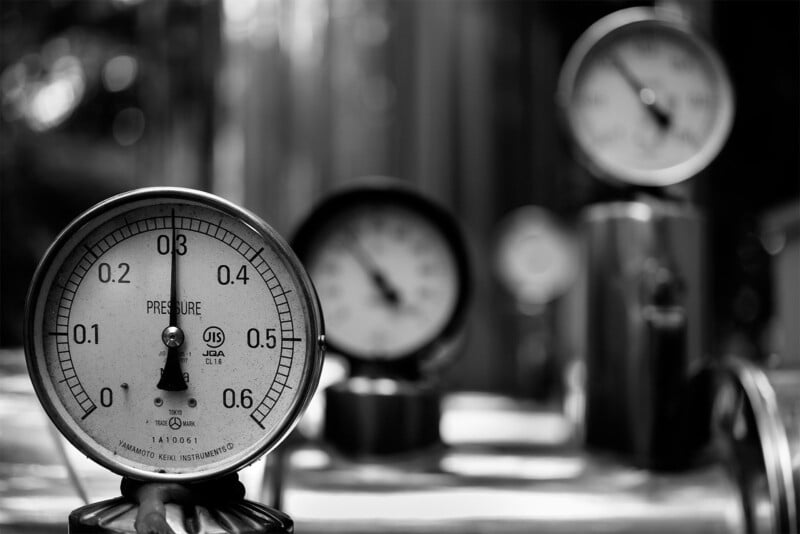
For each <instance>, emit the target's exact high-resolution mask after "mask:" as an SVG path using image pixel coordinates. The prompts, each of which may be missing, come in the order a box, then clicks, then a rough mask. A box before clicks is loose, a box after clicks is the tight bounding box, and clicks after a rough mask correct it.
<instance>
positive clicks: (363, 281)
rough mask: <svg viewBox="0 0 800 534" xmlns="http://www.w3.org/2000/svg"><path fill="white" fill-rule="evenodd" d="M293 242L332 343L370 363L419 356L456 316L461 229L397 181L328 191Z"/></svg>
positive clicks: (461, 308) (462, 293) (463, 262)
mask: <svg viewBox="0 0 800 534" xmlns="http://www.w3.org/2000/svg"><path fill="white" fill-rule="evenodd" d="M292 246H293V248H294V250H295V251H296V252H297V255H298V256H299V257H300V259H301V261H303V263H304V264H305V265H306V268H307V269H308V272H309V275H310V276H311V278H312V280H313V281H314V284H315V285H316V287H317V290H318V291H319V294H320V300H321V301H322V308H323V310H324V313H325V320H326V323H327V327H328V335H327V343H328V346H329V348H330V350H331V352H335V353H339V354H342V355H344V356H347V357H350V358H352V359H356V360H360V361H373V362H374V361H390V360H391V361H399V360H403V359H406V358H410V357H423V358H425V357H427V356H431V355H432V352H435V349H436V347H437V345H438V344H440V343H443V342H445V341H448V340H451V339H452V338H453V336H454V334H455V333H456V332H457V330H458V328H459V327H460V326H461V323H462V322H463V318H464V314H465V313H464V312H465V309H466V302H467V293H468V276H469V275H468V272H467V252H466V245H465V244H464V240H463V237H462V235H461V232H460V230H459V228H458V227H457V223H456V222H455V220H454V219H453V218H452V217H451V216H450V215H449V214H448V213H446V212H445V211H444V210H443V209H442V208H440V207H439V206H438V205H436V204H434V203H432V202H431V201H429V200H428V199H426V198H425V197H423V196H422V195H420V194H419V193H416V192H415V191H413V190H412V189H410V188H409V187H407V186H405V185H403V184H402V182H398V181H394V180H389V179H371V180H368V181H365V182H360V183H359V184H358V185H355V186H351V187H349V188H347V189H344V190H341V191H339V192H337V193H334V194H333V195H331V196H330V197H328V198H327V199H326V200H324V201H323V202H322V203H321V204H320V205H319V206H317V208H316V209H315V210H314V211H313V213H312V214H311V215H310V216H309V217H308V218H307V219H306V220H305V222H304V223H303V224H302V226H301V227H300V228H299V230H298V231H297V233H296V235H295V237H294V240H293V242H292Z"/></svg>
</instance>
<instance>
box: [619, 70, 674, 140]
mask: <svg viewBox="0 0 800 534" xmlns="http://www.w3.org/2000/svg"><path fill="white" fill-rule="evenodd" d="M611 64H612V65H613V66H614V68H615V69H617V72H619V73H620V74H621V75H622V77H623V78H624V79H625V81H626V82H627V83H628V85H629V86H630V87H631V89H633V90H634V91H635V92H636V95H637V96H638V97H639V102H641V103H642V105H643V106H644V107H645V109H646V110H647V112H648V113H650V115H651V116H652V117H653V119H655V121H656V124H658V126H659V127H660V128H661V129H662V130H667V129H669V127H670V125H671V124H672V116H671V115H670V113H669V112H668V111H667V110H666V109H664V108H663V107H662V106H660V105H659V104H658V102H657V100H656V92H655V91H654V90H653V89H651V88H650V87H647V86H646V85H645V84H643V83H642V82H641V80H639V78H638V77H636V76H635V75H634V74H633V72H631V70H630V69H629V68H628V66H627V65H626V64H625V63H623V62H622V60H621V59H620V58H619V57H618V56H616V55H612V56H611Z"/></svg>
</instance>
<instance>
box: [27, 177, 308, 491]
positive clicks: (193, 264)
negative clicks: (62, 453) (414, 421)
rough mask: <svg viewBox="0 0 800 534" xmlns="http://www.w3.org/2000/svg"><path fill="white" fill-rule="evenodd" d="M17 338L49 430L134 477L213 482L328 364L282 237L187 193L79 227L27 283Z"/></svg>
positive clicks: (288, 418) (275, 431)
mask: <svg viewBox="0 0 800 534" xmlns="http://www.w3.org/2000/svg"><path fill="white" fill-rule="evenodd" d="M25 334H26V354H27V358H28V367H29V371H30V373H31V377H32V380H33V382H34V386H35V388H36V391H37V394H38V395H39V398H40V400H41V401H42V404H43V405H44V407H45V409H46V410H47V412H48V414H49V415H50V417H51V418H52V419H53V421H54V422H55V423H56V426H58V428H59V429H60V430H61V431H62V432H63V433H64V434H65V435H66V436H67V438H68V439H70V441H71V442H72V443H73V444H74V445H75V446H76V447H78V448H79V449H81V450H82V451H83V452H84V453H86V454H87V455H88V456H90V457H91V458H93V459H94V460H96V461H97V462H99V463H100V464H102V465H104V466H105V467H107V468H109V469H111V470H113V471H115V472H117V473H120V474H123V475H128V476H132V477H135V478H143V479H160V480H194V479H200V478H205V477H209V476H212V475H219V474H223V473H226V472H229V471H232V470H234V469H236V468H238V467H241V466H243V465H246V464H247V463H249V462H252V461H253V460H255V459H256V458H258V456H260V455H261V454H263V453H264V452H267V451H268V450H270V449H271V448H273V447H274V446H275V445H277V443H278V442H280V440H281V439H282V438H283V437H285V435H286V434H287V433H288V432H289V430H291V428H292V427H293V425H294V424H295V422H296V420H297V418H299V416H300V414H301V412H302V410H303V409H304V408H305V406H306V404H307V402H308V401H309V400H310V397H311V395H312V394H313V392H314V390H315V388H316V383H317V380H318V377H319V371H320V368H321V359H322V335H323V334H322V322H321V314H320V310H319V307H318V304H317V301H316V298H315V295H314V291H313V289H312V286H311V285H310V282H309V281H308V279H307V276H306V275H305V272H304V270H303V268H302V266H301V265H300V263H299V261H297V259H296V258H295V257H294V255H293V253H292V252H291V251H290V249H289V248H288V246H287V245H286V243H285V242H284V241H283V240H282V239H281V238H280V236H278V235H277V234H276V233H275V232H274V231H273V230H272V229H270V228H269V227H268V226H267V225H266V224H265V223H264V222H263V221H261V220H260V219H257V218H256V217H255V216H253V215H251V214H249V213H248V212H246V211H244V210H242V209H240V208H238V207H236V206H234V205H232V204H230V203H227V202H225V201H223V200H221V199H219V198H217V197H213V196H211V195H207V194H204V193H200V192H196V191H190V190H185V189H166V188H154V189H143V190H138V191H134V192H131V193H127V194H124V195H120V196H118V197H114V198H112V199H109V200H108V201H106V202H104V203H101V204H99V205H98V206H95V207H94V208H92V209H91V210H89V211H88V212H86V213H85V214H84V215H82V216H81V217H79V218H78V219H77V220H76V221H75V222H73V223H72V224H71V225H70V226H69V227H68V228H67V229H66V230H65V231H64V232H63V233H62V234H61V235H60V236H59V237H58V239H57V240H56V242H55V243H54V244H53V246H52V247H51V248H50V249H49V250H48V252H47V254H46V255H45V258H44V259H43V260H42V263H41V264H40V266H39V269H38V270H37V272H36V274H35V276H34V281H33V284H32V286H31V292H30V294H29V298H28V309H27V311H26V332H25Z"/></svg>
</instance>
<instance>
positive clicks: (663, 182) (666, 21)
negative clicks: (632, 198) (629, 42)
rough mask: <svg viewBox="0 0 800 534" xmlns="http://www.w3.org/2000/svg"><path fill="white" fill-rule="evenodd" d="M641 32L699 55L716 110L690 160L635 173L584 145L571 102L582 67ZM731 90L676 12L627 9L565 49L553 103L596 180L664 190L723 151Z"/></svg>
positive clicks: (718, 63) (711, 54)
mask: <svg viewBox="0 0 800 534" xmlns="http://www.w3.org/2000/svg"><path fill="white" fill-rule="evenodd" d="M642 28H652V29H653V30H654V31H658V32H670V33H671V34H672V35H674V36H677V38H679V39H682V40H683V41H684V42H685V46H686V47H687V48H691V49H693V50H695V51H696V53H697V54H698V55H699V56H701V60H702V61H703V62H704V64H706V65H707V66H708V68H709V69H710V72H711V75H712V76H713V79H714V80H713V81H714V84H715V86H716V91H717V98H718V109H717V111H716V119H715V122H714V125H713V127H712V129H711V131H710V132H709V134H708V137H707V139H706V140H705V143H704V145H703V146H702V147H701V148H700V149H699V150H698V151H697V152H695V154H694V155H692V156H691V157H690V158H689V159H686V160H685V161H683V162H681V163H678V164H676V165H672V166H670V167H666V168H660V169H637V168H632V167H629V166H627V165H625V164H620V163H618V162H615V161H609V160H606V159H604V158H602V157H599V156H598V155H597V150H596V149H593V148H592V147H589V146H586V143H585V142H584V141H582V140H581V136H580V135H578V133H577V131H578V129H579V128H580V126H579V124H578V120H577V116H576V110H575V107H574V105H573V103H572V100H573V97H574V94H575V89H576V84H577V83H578V81H579V77H580V75H581V73H582V71H583V69H584V67H585V65H587V64H588V63H589V62H590V61H592V60H593V56H594V55H595V53H597V52H598V51H599V50H603V49H604V48H605V47H606V46H607V45H608V43H610V42H613V41H615V40H617V39H620V38H622V39H624V38H625V37H626V36H627V35H629V34H632V33H636V32H638V31H640V30H641V29H642ZM734 98H735V97H734V91H733V87H732V85H731V81H730V77H729V76H728V72H727V69H726V68H725V65H724V64H723V62H722V60H721V58H720V57H719V55H718V54H717V52H716V51H715V50H714V48H712V47H711V46H710V45H709V44H708V42H707V41H706V40H705V39H703V38H702V37H701V36H700V35H698V34H697V33H696V32H694V30H693V29H692V27H691V26H690V24H689V22H688V21H687V20H686V19H684V18H683V17H682V16H680V15H679V14H678V13H676V12H674V11H671V10H668V9H659V8H646V7H632V8H627V9H623V10H620V11H616V12H614V13H611V14H610V15H607V16H605V17H603V18H602V19H600V20H598V21H597V22H595V23H594V24H592V25H591V26H590V27H589V28H588V29H587V30H586V31H585V32H584V33H583V34H582V35H581V36H580V37H579V38H578V40H577V41H576V42H575V44H574V45H573V46H572V48H571V49H570V51H569V53H568V55H567V58H566V60H565V61H564V65H563V67H562V69H561V74H560V76H559V80H558V89H557V93H556V100H557V103H558V105H559V108H560V112H561V121H562V123H563V125H564V127H565V129H566V130H567V132H568V134H569V135H570V137H571V140H572V144H573V145H574V148H575V150H576V152H577V156H578V158H579V159H580V160H581V161H582V162H583V163H584V165H585V166H586V167H587V168H588V169H589V171H590V172H591V173H592V174H594V175H595V176H596V177H597V178H599V179H601V180H605V181H608V182H611V183H613V184H620V183H622V184H632V185H638V186H650V187H665V186H669V185H673V184H676V183H679V182H682V181H684V180H688V179H689V178H692V177H693V176H695V175H697V174H698V173H699V172H700V171H702V170H703V169H705V168H706V167H707V166H708V165H709V164H710V163H711V161H712V160H713V159H714V158H715V157H716V156H717V155H718V154H719V152H720V150H722V147H723V145H724V144H725V141H726V140H727V138H728V135H729V133H730V130H731V127H732V125H733V115H734Z"/></svg>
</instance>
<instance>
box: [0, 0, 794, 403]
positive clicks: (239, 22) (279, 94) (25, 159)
mask: <svg viewBox="0 0 800 534" xmlns="http://www.w3.org/2000/svg"><path fill="white" fill-rule="evenodd" d="M671 4H674V5H677V6H679V7H683V8H684V9H686V11H687V12H688V13H689V14H691V15H692V17H693V20H694V21H695V23H696V26H697V28H698V31H700V32H701V33H703V34H704V35H705V36H706V37H707V38H708V39H709V40H710V41H711V42H712V43H714V45H715V46H716V47H717V48H718V50H719V52H720V54H721V56H722V58H723V60H724V61H725V63H726V65H727V67H728V68H729V71H730V75H731V78H732V81H733V85H734V88H735V91H736V98H737V105H736V117H735V122H734V126H733V131H732V133H731V136H730V139H729V141H728V143H727V145H726V147H725V148H724V149H723V151H722V153H721V154H720V155H719V157H718V158H717V160H716V161H715V162H714V163H712V164H711V166H710V167H709V168H708V169H707V170H706V171H704V172H703V173H702V174H701V175H700V176H698V177H696V178H694V179H693V180H692V181H691V183H690V185H689V186H687V187H688V196H689V197H690V198H691V200H692V201H693V202H695V203H696V204H697V205H699V206H700V207H701V208H702V210H703V211H704V212H705V214H706V216H707V219H708V221H709V227H708V228H709V230H708V232H709V235H708V238H709V243H710V248H709V250H708V252H707V258H706V260H707V262H708V263H707V264H708V271H709V273H710V276H709V280H708V285H709V291H708V298H709V300H710V301H711V302H710V310H711V312H712V313H711V314H712V317H711V318H710V321H709V324H710V325H711V329H712V333H711V336H710V337H711V339H712V354H714V355H718V354H719V353H720V352H723V351H725V350H727V348H728V347H729V346H730V340H731V339H733V338H736V339H739V340H744V342H745V344H746V345H747V346H748V347H749V349H748V350H750V351H751V353H752V354H753V356H754V357H757V358H764V357H765V354H764V353H765V352H766V349H765V348H764V346H763V343H762V337H763V332H764V329H765V327H766V325H767V324H768V322H769V320H770V318H771V317H772V315H773V313H774V303H773V285H774V280H772V279H771V277H770V257H769V255H768V254H767V253H766V252H765V251H764V249H763V246H762V243H761V240H760V239H759V232H760V225H761V221H762V220H763V218H764V217H765V215H766V214H768V213H769V212H770V211H771V210H774V209H777V208H779V207H781V206H785V205H787V203H790V202H794V203H795V204H794V205H795V206H797V205H798V204H797V202H798V198H799V197H800V103H798V97H800V3H799V2H796V1H789V0H784V1H733V0H730V1H724V0H721V1H714V2H711V1H699V2H672V3H671ZM248 5H250V3H249V2H241V3H239V4H238V6H239V7H238V8H237V7H236V6H233V3H231V2H227V3H220V2H215V1H211V0H208V1H201V0H191V1H190V0H175V1H171V2H157V1H155V0H142V1H135V0H129V1H127V2H122V1H110V2H93V1H71V0H53V1H30V0H3V1H2V3H0V92H1V94H0V98H2V116H1V117H0V345H2V346H6V347H14V346H19V345H20V344H21V324H22V317H23V307H24V299H25V292H26V290H27V285H28V282H29V280H30V277H31V275H32V273H33V270H34V268H35V265H36V263H37V262H38V260H39V258H40V257H41V256H42V254H43V253H44V250H45V249H46V247H47V245H48V244H49V243H50V242H51V241H52V240H53V239H54V238H55V236H56V234H57V232H58V231H60V229H62V228H63V227H64V226H65V225H66V224H67V223H68V222H69V221H70V220H71V219H72V218H74V217H75V216H77V215H78V214H79V213H80V212H82V211H83V210H85V209H87V208H88V207H90V206H91V205H93V204H94V203H96V202H98V201H100V200H102V199H103V198H105V197H107V196H109V195H111V194H113V193H116V192H120V191H124V190H128V189H132V188H135V187H140V186H149V185H181V186H190V187H197V188H201V189H206V190H209V191H212V192H215V193H217V194H220V195H222V196H225V197H227V198H229V199H230V200H233V201H235V202H239V203H241V204H244V205H245V206H246V207H248V208H250V209H252V210H253V211H255V212H256V213H258V214H259V215H261V216H262V217H263V218H264V219H265V220H267V221H268V222H270V224H272V225H273V226H275V227H276V229H278V230H279V231H280V232H281V233H283V234H284V235H286V236H288V235H290V234H291V232H292V231H293V229H294V228H296V226H297V225H298V224H299V221H300V220H301V219H302V218H303V217H304V216H305V214H307V213H308V210H310V209H311V207H312V206H313V204H314V203H315V202H316V201H317V200H318V199H320V198H321V197H322V196H324V195H325V193H326V192H327V191H330V190H331V189H332V188H334V187H337V186H339V185H341V184H343V183H346V182H347V181H349V180H351V179H353V178H357V177H359V176H362V175H367V174H386V175H393V176H397V177H400V178H403V179H406V180H409V181H411V182H413V183H414V184H415V185H416V186H417V187H419V189H420V190H422V191H423V192H425V193H426V194H429V195H430V196H432V197H433V198H435V199H436V200H438V201H439V202H441V203H442V204H444V205H445V206H446V207H448V208H449V209H450V210H451V211H452V212H453V213H454V214H455V215H456V216H457V217H458V218H459V219H460V221H461V223H462V224H463V226H464V228H465V231H466V233H467V236H468V238H469V241H470V246H471V249H472V254H473V260H474V263H475V284H476V291H475V299H474V303H473V309H472V313H471V315H470V321H469V322H468V326H467V339H469V343H468V345H467V346H466V348H465V349H464V354H463V357H462V359H461V360H459V362H460V363H459V364H458V365H457V366H455V367H454V368H453V369H452V370H451V371H450V374H449V379H448V380H449V385H450V386H451V387H453V388H472V389H484V390H501V391H513V390H515V388H517V387H518V384H517V383H516V380H515V369H514V364H513V354H514V352H515V351H516V350H517V345H518V344H519V342H520V330H519V327H518V324H519V323H518V322H517V319H518V318H519V313H518V310H517V308H516V307H515V304H514V302H513V299H512V298H510V296H509V295H508V294H506V293H505V292H504V291H503V290H502V288H501V287H500V285H499V283H498V282H497V281H496V279H495V277H494V274H493V272H492V270H491V255H492V252H493V244H494V241H495V232H496V228H497V223H498V221H500V220H501V219H502V217H503V216H504V215H505V214H507V213H508V212H510V211H511V210H512V209H514V208H516V207H518V206H521V205H525V204H536V205H540V206H544V207H546V208H548V209H550V210H551V211H552V212H553V213H555V214H557V215H558V216H559V217H561V218H562V220H563V221H565V223H566V224H567V225H568V226H569V225H572V224H574V222H575V220H576V218H577V216H578V214H579V213H580V210H581V209H582V208H583V207H585V206H586V205H588V204H591V203H593V202H598V201H602V200H608V199H614V198H624V197H625V196H626V194H627V193H626V192H625V191H621V190H619V189H614V188H612V187H610V186H604V185H602V184H600V183H599V182H597V181H595V180H594V179H592V178H591V177H590V176H589V174H588V173H587V172H586V171H585V170H583V169H582V168H581V167H580V166H579V165H578V164H577V163H576V162H575V161H574V159H573V158H572V155H571V152H570V147H569V143H568V140H567V139H566V137H565V135H564V133H563V131H562V130H561V128H560V126H559V122H558V114H557V109H556V106H555V105H554V99H553V96H554V92H555V86H556V81H557V78H558V73H559V69H560V66H561V63H562V61H563V59H564V57H565V56H566V54H567V52H568V50H569V48H570V46H571V45H572V43H573V42H574V41H575V40H576V39H577V37H578V36H579V35H580V34H581V33H582V32H583V31H584V30H585V29H586V28H587V27H588V26H589V25H590V24H591V23H592V22H594V21H595V20H597V19H598V18H600V17H602V16H604V15H605V14H608V13H610V12H612V11H615V10H617V9H621V8H624V7H629V6H632V5H651V4H649V3H643V2H619V1H600V0H596V1H588V2H576V1H560V2H555V1H553V2H548V1H534V0H531V1H524V2H523V1H513V0H503V1H498V2H488V1H479V0H466V1H452V0H433V1H428V2H425V1H411V0H407V1H400V2H390V1H386V0H364V1H360V0H329V1H328V2H314V3H309V2H289V1H283V0H276V1H271V2H262V3H261V4H257V7H256V8H253V11H252V12H250V13H248V12H243V11H242V10H244V9H246V6H248ZM241 6H245V7H241ZM237 9H238V11H237ZM118 55H126V56H130V57H133V58H135V59H136V62H137V66H138V67H137V72H136V76H135V79H134V80H133V81H132V83H131V84H130V85H129V86H127V87H125V88H124V89H122V90H111V89H109V88H108V87H107V86H106V85H104V83H103V81H102V80H103V68H104V65H106V64H107V62H108V61H109V60H110V59H111V58H113V57H116V56H118ZM62 56H69V57H72V58H77V60H78V62H79V63H80V65H81V69H82V73H83V74H82V76H83V82H82V83H83V89H82V91H81V95H80V96H79V97H76V98H74V102H72V104H71V105H70V108H69V111H68V112H67V113H66V116H64V117H62V118H61V119H60V120H59V121H58V122H57V123H52V121H51V123H50V124H46V125H42V124H38V123H36V122H35V117H33V118H31V117H26V116H25V115H24V110H25V109H28V108H30V106H28V108H26V107H25V106H26V104H24V100H20V98H21V97H20V95H21V94H23V95H24V94H28V98H32V97H31V96H30V95H33V94H34V92H33V91H34V89H35V87H36V84H41V83H51V82H52V81H53V80H54V79H55V78H56V74H58V72H57V70H58V69H56V68H55V66H54V65H55V61H56V60H57V59H58V57H62ZM20 65H21V66H22V67H20ZM20 73H21V74H20ZM73 89H74V88H73ZM25 91H28V93H25ZM21 110H23V111H21ZM51 111H52V110H51ZM559 306H561V305H560V303H559V302H556V303H554V304H553V306H552V307H551V308H552V310H554V311H553V313H554V314H555V315H556V316H557V317H559V319H558V320H559V321H561V323H570V322H573V321H574V317H573V315H574V313H576V312H575V311H574V310H569V309H566V310H559ZM562 307H563V306H562ZM571 314H572V315H571ZM558 328H560V331H561V335H562V336H563V337H564V338H565V340H564V342H563V343H562V346H561V347H560V348H559V349H558V350H561V351H563V352H570V351H572V350H574V348H573V346H572V342H573V341H574V340H570V339H569V336H570V335H571V334H570V328H569V325H568V324H567V325H566V326H563V325H562V326H561V327H558ZM558 328H557V329H558ZM523 393H524V392H523Z"/></svg>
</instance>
